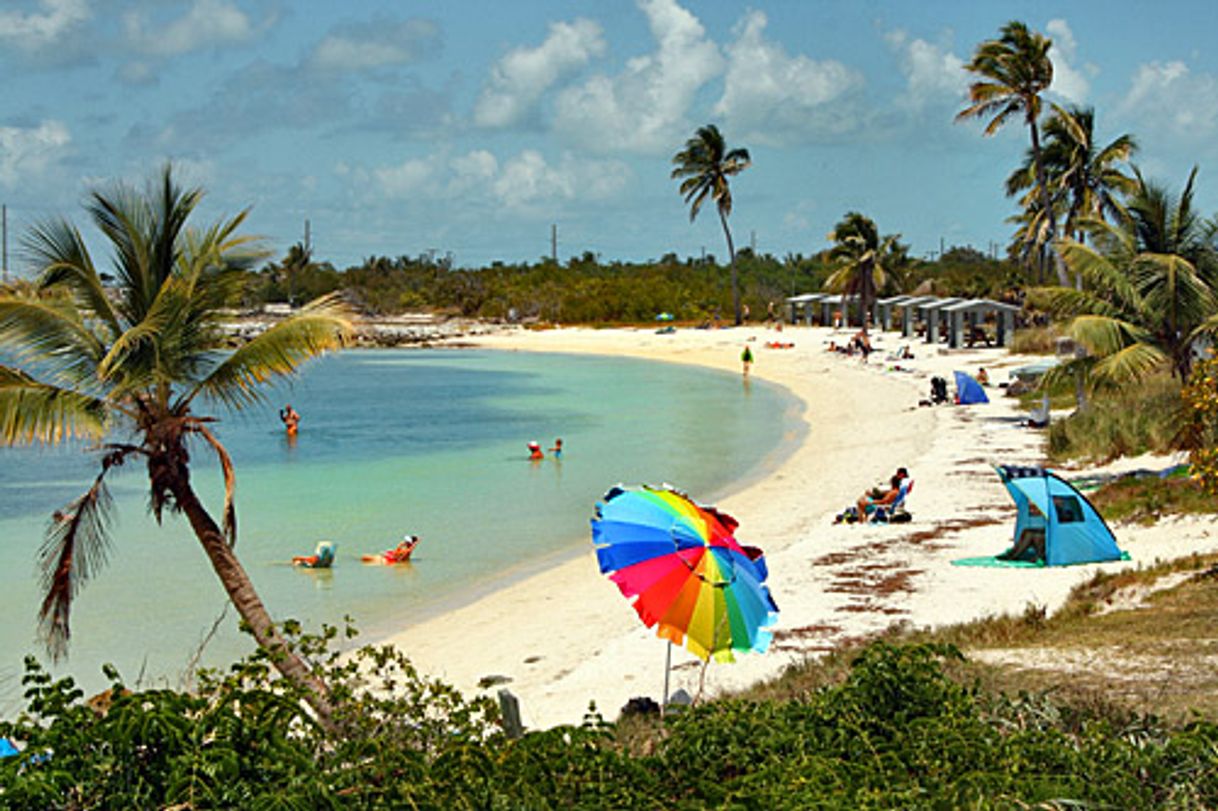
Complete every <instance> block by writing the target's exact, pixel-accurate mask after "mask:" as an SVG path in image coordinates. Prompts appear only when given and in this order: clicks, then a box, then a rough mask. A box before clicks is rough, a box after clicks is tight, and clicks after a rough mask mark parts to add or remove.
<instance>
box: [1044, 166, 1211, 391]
mask: <svg viewBox="0 0 1218 811" xmlns="http://www.w3.org/2000/svg"><path fill="white" fill-rule="evenodd" d="M1134 175H1135V178H1136V188H1135V190H1134V193H1133V194H1131V195H1130V196H1129V198H1128V199H1127V200H1126V208H1127V210H1128V212H1129V216H1128V217H1127V218H1125V219H1123V220H1121V221H1119V222H1117V223H1108V222H1104V221H1101V220H1098V219H1092V220H1089V221H1088V222H1087V228H1088V232H1089V233H1090V235H1091V238H1092V242H1093V244H1092V245H1084V244H1083V243H1082V242H1081V241H1079V240H1074V239H1066V240H1063V241H1062V243H1061V253H1062V257H1063V259H1064V261H1065V263H1066V264H1067V266H1069V268H1070V269H1071V270H1072V271H1073V272H1074V273H1076V274H1078V275H1080V276H1081V277H1082V278H1083V279H1085V280H1087V281H1088V283H1089V284H1088V288H1089V289H1088V290H1086V291H1081V290H1068V289H1064V288H1051V289H1048V290H1040V291H1036V292H1035V297H1036V298H1037V299H1040V300H1041V301H1043V302H1045V303H1046V304H1047V306H1048V307H1049V308H1050V309H1052V310H1053V311H1055V312H1056V313H1058V314H1061V315H1068V316H1073V318H1072V320H1071V322H1070V324H1069V327H1068V329H1069V331H1070V333H1071V334H1072V335H1073V336H1074V337H1075V339H1076V340H1078V341H1079V343H1081V344H1082V345H1083V346H1084V347H1085V348H1086V349H1087V350H1088V353H1089V356H1090V358H1089V359H1088V360H1086V361H1085V365H1087V366H1088V367H1090V368H1089V369H1088V372H1089V374H1090V377H1091V379H1092V380H1093V381H1094V382H1095V383H1101V384H1102V383H1114V384H1119V383H1122V382H1125V381H1129V380H1136V379H1139V378H1141V377H1143V376H1145V375H1147V374H1149V373H1151V372H1153V371H1156V370H1158V369H1162V368H1167V369H1170V370H1171V372H1172V373H1173V374H1174V375H1175V376H1176V377H1178V378H1179V379H1181V380H1184V379H1186V378H1187V377H1188V374H1189V371H1190V370H1191V368H1192V363H1193V348H1194V346H1195V345H1196V343H1197V341H1198V339H1199V338H1201V337H1202V336H1205V335H1207V334H1208V335H1213V334H1214V333H1215V332H1216V331H1218V256H1216V255H1215V250H1214V246H1213V242H1212V240H1211V238H1210V237H1211V234H1210V229H1209V227H1208V225H1207V224H1206V223H1205V222H1204V221H1203V220H1202V219H1201V218H1200V217H1198V216H1197V215H1196V213H1195V212H1194V211H1193V209H1192V197H1193V181H1194V179H1195V177H1196V169H1194V170H1193V172H1192V173H1191V174H1190V175H1189V178H1188V183H1187V184H1186V185H1185V188H1184V191H1183V192H1182V193H1181V194H1180V196H1179V197H1178V198H1175V199H1173V198H1172V195H1171V194H1170V193H1169V192H1168V191H1167V190H1166V189H1165V188H1163V187H1162V186H1160V185H1158V184H1155V183H1150V182H1147V181H1146V180H1145V179H1144V178H1143V177H1142V175H1141V173H1140V172H1138V171H1137V170H1136V169H1135V170H1134Z"/></svg>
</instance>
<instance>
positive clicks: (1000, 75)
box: [956, 20, 1069, 286]
mask: <svg viewBox="0 0 1218 811" xmlns="http://www.w3.org/2000/svg"><path fill="white" fill-rule="evenodd" d="M1052 45H1053V41H1052V40H1051V39H1049V38H1048V37H1046V36H1044V35H1043V34H1039V33H1037V32H1035V31H1032V30H1030V29H1029V28H1028V27H1027V25H1025V24H1024V23H1021V22H1019V21H1017V20H1012V21H1011V22H1009V23H1007V24H1006V25H1004V26H1003V27H1002V28H1001V29H1000V31H999V37H998V39H990V40H986V41H985V42H982V43H981V44H980V45H978V46H977V50H976V52H975V53H974V54H973V58H972V60H971V61H970V62H969V63H968V64H967V65H965V69H966V70H968V71H969V72H971V73H974V74H976V75H977V76H979V77H980V78H979V79H978V81H975V82H973V83H972V84H971V85H969V105H968V106H967V107H965V108H964V109H963V110H961V111H960V112H959V113H958V114H957V115H956V120H957V121H963V120H965V119H970V118H989V119H990V120H989V123H988V124H986V126H985V134H986V135H993V134H994V133H996V132H998V130H999V129H1001V128H1002V125H1003V124H1005V123H1007V121H1009V120H1010V119H1011V118H1012V117H1014V116H1023V120H1024V122H1025V123H1027V125H1028V131H1029V133H1030V135H1031V139H1032V162H1033V165H1034V166H1035V169H1036V183H1037V186H1038V187H1039V188H1040V196H1041V211H1046V212H1051V211H1053V204H1052V202H1051V201H1050V199H1049V186H1048V184H1047V183H1046V181H1045V169H1044V162H1043V159H1042V155H1041V148H1040V128H1039V126H1038V124H1037V122H1038V121H1039V119H1040V112H1041V107H1042V106H1043V101H1042V99H1041V95H1040V94H1041V93H1043V92H1044V91H1045V90H1047V89H1048V87H1049V85H1050V84H1052V82H1053V62H1052V61H1050V59H1049V48H1050V47H1051V46H1052ZM1046 225H1047V227H1048V237H1049V243H1050V244H1053V243H1055V242H1056V241H1057V223H1056V219H1055V218H1054V217H1049V218H1048V220H1047V222H1046ZM1054 256H1055V267H1056V269H1057V276H1058V281H1059V282H1060V283H1061V284H1062V285H1063V286H1064V285H1066V284H1069V279H1068V278H1067V276H1066V269H1065V266H1064V265H1063V264H1062V262H1061V258H1060V256H1058V255H1057V254H1056V253H1054Z"/></svg>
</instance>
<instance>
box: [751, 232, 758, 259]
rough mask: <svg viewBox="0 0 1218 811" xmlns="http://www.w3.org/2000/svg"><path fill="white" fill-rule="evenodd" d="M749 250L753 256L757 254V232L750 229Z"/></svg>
mask: <svg viewBox="0 0 1218 811" xmlns="http://www.w3.org/2000/svg"><path fill="white" fill-rule="evenodd" d="M749 251H750V252H751V253H752V254H753V256H756V255H757V232H756V231H749Z"/></svg>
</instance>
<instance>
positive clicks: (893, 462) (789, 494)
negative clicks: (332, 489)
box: [388, 327, 1218, 728]
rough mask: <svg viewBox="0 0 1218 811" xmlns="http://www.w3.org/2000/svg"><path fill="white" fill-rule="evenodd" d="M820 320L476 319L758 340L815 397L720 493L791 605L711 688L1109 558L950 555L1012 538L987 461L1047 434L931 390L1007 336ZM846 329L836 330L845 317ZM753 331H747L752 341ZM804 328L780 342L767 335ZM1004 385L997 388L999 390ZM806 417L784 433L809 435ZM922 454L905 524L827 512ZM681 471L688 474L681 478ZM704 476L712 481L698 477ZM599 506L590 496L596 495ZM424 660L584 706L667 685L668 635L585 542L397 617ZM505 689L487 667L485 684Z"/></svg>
mask: <svg viewBox="0 0 1218 811" xmlns="http://www.w3.org/2000/svg"><path fill="white" fill-rule="evenodd" d="M831 337H834V336H833V333H832V331H831V330H829V329H825V328H798V327H797V328H788V329H787V330H786V331H784V332H783V333H781V334H779V333H775V332H773V331H771V330H767V329H765V328H763V327H745V328H740V329H728V330H679V331H678V332H677V333H676V334H673V335H657V334H655V332H654V331H653V330H647V329H639V330H631V329H615V330H585V329H562V330H551V331H545V332H526V331H518V332H511V333H504V334H497V335H489V336H483V337H480V338H478V339H477V340H476V342H475V343H476V345H477V346H480V347H486V348H496V349H504V350H525V351H550V352H586V353H593V354H602V355H622V356H633V357H642V358H647V359H651V360H657V361H670V362H676V363H690V364H698V365H702V366H707V367H712V368H720V369H727V370H731V371H739V367H740V363H739V354H740V351H741V349H742V348H743V346H744V345H745V343H746V342H749V345H750V346H752V347H753V353H754V355H756V357H757V363H756V365H755V366H754V370H753V375H754V376H755V377H757V378H761V379H765V380H767V381H771V382H774V383H777V384H779V385H782V386H784V387H786V388H787V389H789V390H790V391H791V392H792V393H793V394H794V395H795V396H796V397H798V398H799V399H800V400H801V401H802V402H803V403H804V404H805V409H804V413H803V416H802V419H803V421H804V422H805V424H806V429H807V430H806V432H805V434H804V436H803V438H802V442H800V443H799V444H798V447H795V448H794V449H793V450H792V452H791V453H790V455H789V456H788V457H787V459H786V460H785V461H784V462H783V463H782V464H781V465H779V466H778V468H777V469H776V470H774V471H773V472H772V473H771V474H770V475H768V476H766V477H765V478H763V479H761V480H759V481H756V482H753V483H751V484H749V485H748V486H746V487H745V488H744V489H742V490H739V491H738V492H733V493H731V494H730V495H729V496H728V497H726V498H724V499H723V500H721V501H720V503H719V504H718V506H719V507H720V508H721V509H723V510H725V511H727V512H728V513H730V514H732V515H733V516H735V517H736V518H737V519H738V520H739V521H740V529H739V531H738V533H737V537H738V538H740V539H742V540H743V541H745V542H747V543H753V544H757V545H759V546H761V547H762V548H763V549H764V550H765V551H766V554H767V560H768V562H769V569H770V573H771V574H770V581H769V584H770V588H771V590H772V592H773V594H774V597H775V600H776V601H777V602H778V605H779V608H780V612H781V613H780V616H779V624H778V626H777V628H776V635H775V643H774V645H773V646H772V648H771V650H770V652H769V653H767V654H765V655H748V656H742V657H740V658H739V660H738V661H737V662H736V663H734V664H726V665H724V664H712V665H711V666H710V667H709V668H708V669H707V670H706V674H705V690H706V692H707V693H708V694H713V693H715V692H717V691H721V690H724V689H730V688H735V687H741V686H744V685H747V684H750V683H753V682H756V681H758V680H760V679H764V678H766V677H770V676H773V675H776V674H777V673H779V672H780V671H781V670H782V669H783V668H784V667H785V666H786V665H788V664H790V663H794V662H798V661H800V660H802V659H803V658H805V657H807V656H809V655H815V654H817V653H819V652H822V651H824V650H826V649H828V648H830V647H832V646H833V645H834V644H835V643H836V642H838V641H841V640H843V639H846V638H850V637H856V636H860V635H865V634H869V633H874V632H876V631H879V630H882V629H883V628H885V627H887V626H889V625H890V624H892V623H893V622H896V621H903V622H909V623H913V624H915V625H918V626H922V625H937V624H944V623H948V622H955V621H960V620H966V619H970V618H974V617H981V616H985V615H988V614H995V613H1003V612H1019V611H1022V610H1023V608H1024V607H1025V606H1026V605H1027V604H1028V603H1029V602H1034V603H1037V604H1041V605H1046V606H1049V607H1053V606H1056V605H1057V604H1059V603H1060V602H1061V601H1062V600H1063V599H1064V598H1065V596H1066V594H1067V593H1068V591H1069V590H1070V588H1071V587H1072V586H1073V585H1074V584H1076V583H1078V582H1080V581H1081V580H1084V579H1086V578H1087V577H1089V576H1090V575H1091V574H1092V572H1093V571H1094V570H1095V568H1096V567H1094V566H1079V567H1069V568H1065V569H1057V570H1010V569H966V568H959V567H953V566H951V565H950V561H951V560H952V559H954V558H959V557H966V556H972V555H982V554H994V553H996V552H998V551H1001V550H1002V549H1003V548H1005V546H1006V544H1007V542H1008V540H1009V534H1010V524H1011V516H1012V514H1013V507H1012V505H1011V504H1010V501H1009V498H1008V497H1007V495H1006V492H1005V490H1004V489H1003V488H1002V486H1001V485H1000V484H999V482H998V479H997V477H996V476H995V475H994V474H993V472H992V470H991V468H990V465H991V464H993V463H1009V464H1038V463H1040V462H1041V461H1042V460H1043V457H1042V453H1041V442H1042V439H1043V434H1041V433H1039V432H1036V431H1031V430H1028V429H1023V428H1020V427H1018V425H1017V422H1018V413H1019V412H1017V410H1016V408H1015V405H1014V400H1013V399H1009V398H1002V397H1000V396H995V397H994V399H993V401H992V402H991V403H990V404H989V405H986V406H978V407H971V408H963V407H962V408H950V407H938V408H918V407H916V403H917V401H918V400H919V399H921V398H922V397H924V396H925V394H926V391H927V389H928V382H927V381H928V380H929V378H930V376H931V375H932V374H941V375H944V376H946V377H948V378H949V379H950V376H951V375H950V372H951V370H952V369H965V370H969V371H976V369H977V368H978V367H979V366H985V367H986V368H987V369H989V371H990V375H991V379H992V380H993V381H994V382H995V383H997V382H999V381H1004V380H1006V377H1007V375H1006V371H1005V370H1007V369H1010V368H1013V367H1014V366H1017V365H1020V364H1021V363H1023V362H1027V361H1028V360H1029V359H1027V358H1024V359H1021V358H1017V357H1014V356H1011V355H1008V354H1007V353H1006V352H1005V350H997V349H988V350H986V349H981V350H956V351H952V352H950V353H947V352H939V351H935V350H933V349H932V350H930V351H927V348H926V347H925V346H924V345H921V344H914V345H913V349H914V351H915V353H917V358H916V359H915V360H913V361H908V362H902V363H901V365H902V366H904V367H907V368H911V369H912V371H910V372H900V371H887V370H886V368H885V367H889V366H892V363H886V362H884V361H883V357H884V355H885V354H886V353H887V352H891V351H893V350H894V349H895V348H896V347H897V345H898V344H899V343H900V338H899V336H898V335H897V334H895V333H886V334H884V335H883V336H882V337H881V338H880V340H879V342H878V344H877V348H878V351H877V352H876V353H875V354H874V355H873V356H872V362H871V363H870V364H867V365H864V364H862V363H860V362H859V361H858V360H856V359H853V358H845V357H843V356H840V355H838V354H836V353H832V352H826V351H825V344H826V342H827V341H828V340H829V339H830V338H831ZM836 337H837V339H838V340H839V341H840V340H841V338H842V337H843V335H842V334H839V335H837V336H836ZM749 339H752V340H751V341H750V340H749ZM771 340H782V341H790V342H794V343H795V346H794V348H791V349H769V348H767V347H765V345H764V344H765V342H767V341H771ZM995 394H996V391H995ZM797 440H798V438H797V437H793V438H792V440H791V441H793V442H795V441H797ZM898 465H905V466H907V467H909V468H910V471H911V473H912V474H913V476H914V478H915V481H916V484H915V488H914V491H913V493H912V495H911V498H910V504H909V506H910V511H911V512H912V513H913V515H914V521H913V522H912V523H910V524H906V525H900V526H896V525H893V526H849V525H837V526H834V525H832V524H831V519H832V516H833V515H834V514H835V513H836V512H838V511H840V510H841V509H842V507H844V506H845V505H846V504H848V503H851V502H852V501H853V500H854V499H855V498H857V496H858V494H859V493H860V492H861V491H862V490H863V489H864V488H866V487H868V486H870V485H871V484H874V483H875V482H877V481H878V480H880V479H882V478H886V477H887V476H888V475H890V474H891V472H892V470H894V469H895V468H896V467H897V466H898ZM678 484H679V483H678ZM694 495H695V496H698V495H699V494H694ZM589 510H591V505H589ZM1212 529H1213V522H1210V521H1196V520H1193V521H1179V522H1170V524H1169V525H1164V524H1161V525H1159V526H1156V527H1154V528H1151V529H1141V528H1138V529H1137V530H1136V531H1135V530H1133V529H1130V528H1125V527H1120V528H1116V533H1117V537H1118V541H1119V542H1120V544H1121V546H1122V548H1123V549H1126V550H1127V551H1129V552H1130V554H1131V556H1132V558H1133V560H1132V561H1131V562H1130V563H1127V564H1103V565H1104V566H1105V567H1108V568H1116V567H1119V566H1121V565H1137V564H1138V563H1139V562H1149V561H1153V560H1154V559H1155V558H1171V557H1177V556H1180V555H1184V554H1188V553H1189V552H1192V551H1196V550H1200V549H1212V548H1218V539H1215V540H1211V539H1210V538H1209V536H1210V535H1211V534H1214V533H1212ZM388 641H390V642H392V643H393V644H395V645H397V646H398V647H400V648H401V649H402V650H403V651H404V652H405V653H406V654H407V655H409V656H410V657H411V658H412V660H413V661H414V663H415V665H416V666H417V667H418V668H419V670H420V671H421V672H422V673H425V674H428V675H431V676H436V677H439V678H442V679H444V680H445V681H448V682H450V683H452V684H454V685H455V686H456V687H458V688H460V689H461V690H463V691H465V692H467V693H471V694H472V693H476V692H477V691H478V690H479V687H478V683H479V681H480V680H482V679H484V678H487V677H492V676H494V677H502V678H505V679H508V680H509V681H506V684H505V686H506V687H507V688H508V689H510V690H511V691H512V692H513V693H514V694H515V695H516V696H517V697H518V698H519V700H520V705H521V712H522V716H523V720H524V722H525V724H526V726H528V727H530V728H544V727H549V726H553V725H555V724H560V723H578V722H579V720H580V719H581V717H582V715H583V713H584V712H585V711H586V709H587V708H588V704H589V702H590V701H595V703H596V705H597V707H598V708H599V709H600V711H601V712H602V714H603V715H605V716H606V717H608V718H614V717H616V716H617V712H618V710H619V709H620V708H621V706H622V705H623V704H625V702H626V701H627V700H628V699H629V698H631V697H633V696H638V695H650V696H652V697H654V698H657V699H658V698H659V695H660V693H661V690H662V686H663V675H664V674H663V664H664V653H665V645H664V643H663V642H661V641H660V640H658V639H657V638H656V637H655V636H654V633H653V631H651V630H648V629H646V628H644V627H643V626H642V624H641V623H640V622H639V621H638V619H637V617H636V615H635V613H634V611H633V609H632V608H631V607H630V606H629V604H628V603H627V601H626V600H625V599H624V598H623V597H622V596H621V595H620V593H619V592H618V590H617V588H616V587H615V586H614V585H613V584H612V583H610V582H609V581H608V580H606V579H605V578H604V577H602V576H601V575H600V574H599V572H598V570H597V566H596V561H595V557H594V555H593V554H592V551H591V548H590V546H589V550H588V552H587V553H586V554H584V555H581V556H580V557H579V558H577V559H575V560H570V561H567V562H565V563H562V564H561V565H559V566H557V567H555V568H553V569H550V570H547V571H543V572H541V573H539V574H536V575H533V576H531V577H529V578H527V579H525V580H522V581H519V582H517V583H514V584H511V585H509V586H508V587H506V588H504V589H502V590H499V591H496V592H493V593H491V594H488V595H486V596H485V597H483V598H481V599H479V600H477V601H476V602H474V603H472V604H470V605H467V606H464V607H462V608H459V609H457V610H455V611H451V612H449V613H446V614H443V615H441V616H437V617H434V618H431V619H428V620H426V621H424V622H421V623H419V624H417V625H414V626H412V627H410V628H407V629H405V630H404V631H402V632H401V633H398V634H395V635H393V636H392V637H391V638H390V639H389V640H388ZM673 666H674V667H673V673H672V689H674V690H675V689H676V688H677V687H683V688H684V689H686V690H687V691H688V692H690V693H691V694H696V693H697V692H698V685H699V677H700V675H701V672H702V668H701V662H700V661H699V660H697V659H695V658H694V657H693V656H691V655H690V654H688V653H686V652H684V651H683V650H680V649H674V651H673ZM495 689H498V687H493V688H491V690H492V691H493V690H495Z"/></svg>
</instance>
